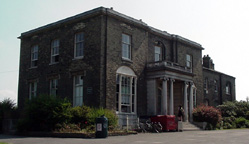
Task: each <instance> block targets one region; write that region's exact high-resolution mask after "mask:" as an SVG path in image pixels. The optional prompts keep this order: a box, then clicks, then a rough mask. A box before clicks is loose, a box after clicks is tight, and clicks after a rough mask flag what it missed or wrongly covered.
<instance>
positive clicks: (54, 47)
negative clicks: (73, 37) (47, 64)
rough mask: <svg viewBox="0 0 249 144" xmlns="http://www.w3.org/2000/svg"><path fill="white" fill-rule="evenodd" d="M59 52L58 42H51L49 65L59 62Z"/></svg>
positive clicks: (56, 40)
mask: <svg viewBox="0 0 249 144" xmlns="http://www.w3.org/2000/svg"><path fill="white" fill-rule="evenodd" d="M59 51H60V40H59V39H55V40H53V41H52V42H51V64H55V63H58V62H59ZM56 60H57V61H56Z"/></svg>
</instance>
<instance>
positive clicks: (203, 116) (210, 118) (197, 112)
mask: <svg viewBox="0 0 249 144" xmlns="http://www.w3.org/2000/svg"><path fill="white" fill-rule="evenodd" d="M193 120H194V121H196V122H207V123H210V124H211V125H212V128H215V127H216V125H217V124H218V123H219V122H221V112H220V111H219V110H218V109H216V108H214V107H211V106H204V105H200V106H198V107H197V108H195V109H194V110H193Z"/></svg>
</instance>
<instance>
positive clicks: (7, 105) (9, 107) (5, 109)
mask: <svg viewBox="0 0 249 144" xmlns="http://www.w3.org/2000/svg"><path fill="white" fill-rule="evenodd" d="M15 105H16V104H15V102H14V101H13V100H11V99H10V98H8V99H4V100H3V101H1V102H0V132H1V131H2V122H3V119H4V115H5V114H9V115H10V116H11V114H12V113H13V112H14V111H16V110H17V108H16V106H15Z"/></svg>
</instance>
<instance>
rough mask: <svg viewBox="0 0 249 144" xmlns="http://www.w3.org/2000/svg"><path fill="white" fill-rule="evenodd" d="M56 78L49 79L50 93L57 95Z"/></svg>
mask: <svg viewBox="0 0 249 144" xmlns="http://www.w3.org/2000/svg"><path fill="white" fill-rule="evenodd" d="M57 89H58V79H52V80H50V95H53V96H57V93H58V91H57Z"/></svg>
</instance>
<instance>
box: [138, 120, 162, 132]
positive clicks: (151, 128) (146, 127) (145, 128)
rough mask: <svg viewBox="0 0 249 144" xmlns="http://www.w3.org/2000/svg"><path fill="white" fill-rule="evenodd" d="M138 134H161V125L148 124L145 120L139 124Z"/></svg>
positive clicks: (157, 123) (156, 123) (155, 123)
mask: <svg viewBox="0 0 249 144" xmlns="http://www.w3.org/2000/svg"><path fill="white" fill-rule="evenodd" d="M138 132H155V133H160V132H162V125H161V124H160V122H150V121H149V120H146V121H145V122H139V125H138Z"/></svg>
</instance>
